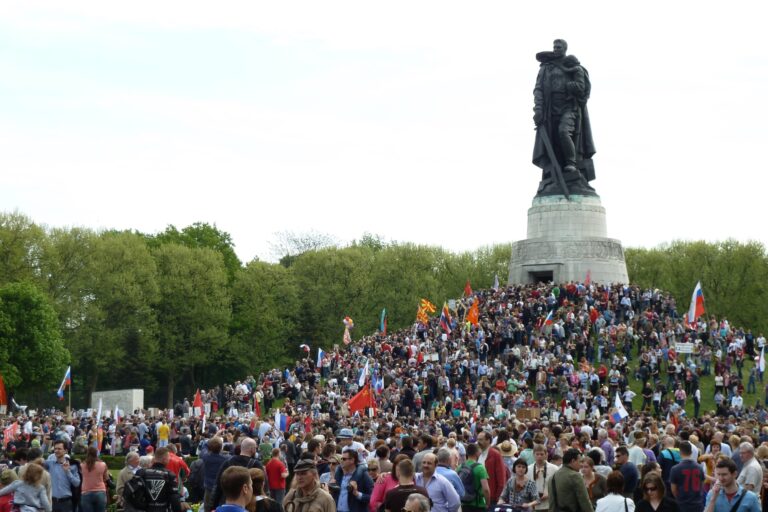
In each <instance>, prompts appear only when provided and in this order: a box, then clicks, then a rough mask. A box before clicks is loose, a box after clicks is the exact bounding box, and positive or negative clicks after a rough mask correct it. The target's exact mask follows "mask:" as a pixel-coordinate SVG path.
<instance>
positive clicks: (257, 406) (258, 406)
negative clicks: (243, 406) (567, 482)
mask: <svg viewBox="0 0 768 512" xmlns="http://www.w3.org/2000/svg"><path fill="white" fill-rule="evenodd" d="M253 411H254V412H255V413H256V417H257V418H261V404H260V403H259V399H258V398H254V399H253Z"/></svg>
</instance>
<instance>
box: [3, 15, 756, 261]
mask: <svg viewBox="0 0 768 512" xmlns="http://www.w3.org/2000/svg"><path fill="white" fill-rule="evenodd" d="M259 4H261V5H259ZM588 5H589V7H588V6H587V3H586V2H553V1H549V2H510V1H503V2H452V1H436V2H420V1H408V2H398V1H388V2H368V1H361V0H356V1H351V2H332V1H326V0H323V1H317V0H313V1H308V2H261V3H257V2H252V1H251V2H243V3H234V2H220V3H210V2H205V3H198V2H188V1H185V2H172V1H160V2H158V1H152V2H143V1H134V2H129V3H114V2H103V1H98V2H78V1H67V2H50V3H49V4H48V5H46V3H42V2H38V3H33V2H29V1H23V2H10V1H3V2H2V3H0V173H1V174H0V176H1V177H0V180H1V181H0V209H2V210H3V211H13V210H18V211H20V212H22V213H24V214H26V215H28V216H29V217H31V218H32V219H33V220H34V221H35V222H37V223H40V224H46V225H48V226H87V227H92V228H96V229H102V228H117V229H138V230H140V231H144V232H149V233H153V232H157V231H161V230H163V229H164V228H165V227H166V226H167V225H168V224H175V225H176V226H178V227H183V226H186V225H189V224H191V223H193V222H196V221H203V222H208V223H211V224H214V223H215V224H216V225H217V226H218V227H219V228H220V229H222V230H224V231H227V232H229V233H230V234H231V235H232V237H233V239H234V241H235V243H236V249H237V252H238V255H239V256H240V258H241V259H242V260H244V261H248V260H251V259H252V258H254V257H259V258H261V259H269V258H270V245H269V242H270V241H273V240H274V233H275V232H280V231H296V232H303V231H310V230H314V231H317V232H321V233H328V234H331V235H333V236H335V237H336V238H337V239H339V240H340V241H342V242H348V241H350V240H352V239H355V238H359V237H360V236H361V235H362V234H363V233H364V232H370V233H375V234H379V235H381V236H383V237H384V238H385V239H387V240H398V241H412V242H418V243H426V244H436V245H442V246H444V247H446V248H449V249H451V250H456V251H459V250H465V249H475V248H477V247H480V246H483V245H488V244H494V243H501V242H511V241H515V240H518V239H522V238H525V237H526V213H527V209H528V207H529V206H530V204H531V200H532V198H533V196H534V195H535V193H536V187H537V184H538V181H539V179H540V171H539V170H538V169H537V168H536V167H534V166H533V164H531V161H530V160H531V151H532V144H533V136H534V132H533V123H532V120H531V118H532V106H533V98H532V89H533V85H534V82H535V78H536V73H537V70H538V63H537V62H536V60H535V54H536V52H538V51H542V50H549V49H551V45H552V40H553V39H554V38H556V37H562V38H565V39H566V40H567V41H568V43H569V53H571V54H573V55H575V56H576V57H578V58H579V60H580V61H581V62H582V64H583V65H584V66H585V67H586V68H587V69H588V70H589V73H590V77H591V81H592V98H591V100H590V103H589V109H590V114H591V118H592V129H593V134H594V139H595V144H596V147H597V154H596V155H595V158H594V162H595V169H596V174H597V179H596V180H595V181H593V182H592V185H593V186H594V187H595V188H596V190H597V192H598V193H599V194H600V196H601V198H602V201H603V205H604V206H605V207H606V209H607V214H608V231H609V236H611V237H614V238H618V239H620V240H621V241H622V242H623V244H624V246H625V247H638V246H643V247H652V246H655V245H657V244H659V243H662V242H668V241H672V240H675V239H706V240H724V239H726V238H736V239H739V240H749V239H756V240H759V241H761V242H763V243H766V242H768V228H766V227H765V224H764V219H765V217H766V214H765V212H766V209H768V201H766V197H768V179H766V174H767V173H768V165H767V164H766V161H767V159H768V156H767V155H766V154H765V153H766V147H767V146H768V144H766V139H768V121H767V120H768V106H767V105H768V97H767V96H766V92H767V91H768V50H767V49H766V38H765V26H764V25H765V21H766V19H767V18H768V17H767V16H766V14H767V11H768V6H766V4H765V2H728V3H724V2H717V3H708V2H633V3H628V2H615V1H614V2H589V4H588ZM577 9H578V10H577Z"/></svg>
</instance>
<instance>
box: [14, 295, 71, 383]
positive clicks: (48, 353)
mask: <svg viewBox="0 0 768 512" xmlns="http://www.w3.org/2000/svg"><path fill="white" fill-rule="evenodd" d="M68 362H69V352H68V351H67V349H66V348H65V347H64V342H63V340H62V337H61V333H60V331H59V325H58V321H57V318H56V311H55V310H54V309H53V306H52V305H51V303H50V299H49V298H48V297H47V296H46V295H45V294H44V293H42V292H41V291H40V290H38V289H37V288H36V287H35V286H34V285H32V284H29V283H12V284H7V285H5V286H3V287H2V288H0V372H1V373H2V375H3V379H5V384H6V385H7V386H8V388H10V389H14V388H17V387H19V386H21V385H22V384H23V385H24V386H25V387H26V388H28V389H30V388H31V389H40V388H44V387H46V386H50V387H52V388H53V389H56V388H55V386H56V384H57V382H56V381H57V379H60V378H61V376H62V375H63V374H64V370H65V369H66V366H67V363H68Z"/></svg>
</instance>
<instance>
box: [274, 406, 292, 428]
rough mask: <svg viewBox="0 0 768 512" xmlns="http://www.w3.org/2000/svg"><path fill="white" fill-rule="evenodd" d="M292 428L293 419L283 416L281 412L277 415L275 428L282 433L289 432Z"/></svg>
mask: <svg viewBox="0 0 768 512" xmlns="http://www.w3.org/2000/svg"><path fill="white" fill-rule="evenodd" d="M290 426H291V417H290V416H288V415H287V414H281V413H280V411H277V412H276V413H275V428H276V429H278V430H280V431H281V432H288V428H289V427H290Z"/></svg>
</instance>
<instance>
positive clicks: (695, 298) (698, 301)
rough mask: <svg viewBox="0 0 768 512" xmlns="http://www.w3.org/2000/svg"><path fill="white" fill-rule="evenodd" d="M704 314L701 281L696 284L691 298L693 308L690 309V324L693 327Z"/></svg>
mask: <svg viewBox="0 0 768 512" xmlns="http://www.w3.org/2000/svg"><path fill="white" fill-rule="evenodd" d="M703 314H704V292H703V291H702V289H701V281H699V282H698V283H696V288H694V289H693V295H692V296H691V307H690V308H688V323H689V324H690V325H693V323H694V322H696V319H697V318H699V317H700V316H701V315H703Z"/></svg>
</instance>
